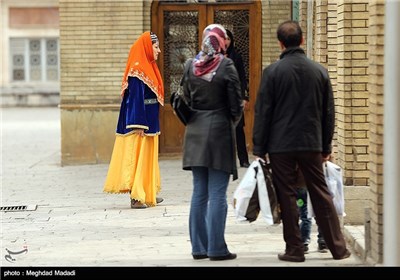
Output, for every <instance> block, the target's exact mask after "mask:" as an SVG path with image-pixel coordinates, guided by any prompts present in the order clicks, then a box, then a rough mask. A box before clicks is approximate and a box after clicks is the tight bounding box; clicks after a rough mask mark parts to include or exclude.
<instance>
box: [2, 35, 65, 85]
mask: <svg viewBox="0 0 400 280" xmlns="http://www.w3.org/2000/svg"><path fill="white" fill-rule="evenodd" d="M58 42H59V40H58V39H57V38H11V39H10V54H11V60H10V61H11V63H10V65H11V72H10V73H11V77H10V79H11V81H12V82H58V81H59V73H60V70H59V68H60V67H59V43H58Z"/></svg>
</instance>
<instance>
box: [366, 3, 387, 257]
mask: <svg viewBox="0 0 400 280" xmlns="http://www.w3.org/2000/svg"><path fill="white" fill-rule="evenodd" d="M384 22H385V4H384V1H383V0H379V1H373V2H371V3H370V4H369V60H368V62H369V68H368V74H369V82H368V92H369V114H370V118H369V120H370V125H369V129H370V134H369V139H370V140H369V151H370V166H369V168H370V173H369V174H370V181H369V182H370V189H371V193H372V195H371V197H372V199H371V202H370V206H371V208H370V215H369V216H370V219H371V220H370V232H369V233H366V235H368V236H370V238H371V242H370V244H371V248H368V249H370V256H371V257H372V259H373V260H375V261H378V262H382V261H383V110H384V108H383V107H384V106H383V103H384V102H383V99H384V98H383V92H384V90H383V83H384V77H383V73H384V55H383V54H384Z"/></svg>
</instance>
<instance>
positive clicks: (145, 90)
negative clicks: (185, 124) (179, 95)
mask: <svg viewBox="0 0 400 280" xmlns="http://www.w3.org/2000/svg"><path fill="white" fill-rule="evenodd" d="M158 116H159V103H158V101H157V96H156V95H155V94H154V92H153V91H152V90H151V89H150V88H149V87H148V86H147V85H146V84H145V83H144V82H143V81H141V80H140V79H138V78H137V77H129V78H128V88H127V89H126V90H125V94H124V97H123V100H122V103H121V108H120V114H119V118H118V125H117V134H122V135H126V134H130V133H132V132H133V130H134V129H144V133H145V134H146V135H158V134H160V122H159V118H158Z"/></svg>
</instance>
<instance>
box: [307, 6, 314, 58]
mask: <svg viewBox="0 0 400 280" xmlns="http://www.w3.org/2000/svg"><path fill="white" fill-rule="evenodd" d="M313 29H314V1H308V2H307V57H308V58H309V59H312V53H313Z"/></svg>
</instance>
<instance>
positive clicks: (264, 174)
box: [233, 160, 280, 225]
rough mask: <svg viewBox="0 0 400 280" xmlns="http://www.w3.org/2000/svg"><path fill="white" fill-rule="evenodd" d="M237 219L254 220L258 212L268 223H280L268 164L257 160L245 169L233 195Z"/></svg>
mask: <svg viewBox="0 0 400 280" xmlns="http://www.w3.org/2000/svg"><path fill="white" fill-rule="evenodd" d="M233 207H234V210H235V216H236V219H237V220H238V221H241V222H243V221H247V222H254V221H255V220H256V219H257V217H258V215H259V213H260V212H261V216H262V217H263V218H264V220H265V221H266V222H267V224H268V225H273V224H279V223H280V211H279V205H278V200H277V197H276V193H275V189H274V186H273V184H272V176H271V172H270V170H269V166H268V165H266V164H264V163H261V162H259V161H257V160H255V161H253V162H252V164H251V165H250V166H249V168H248V169H247V171H246V173H245V175H244V177H243V179H242V181H241V182H240V184H239V186H238V187H237V189H236V191H235V193H234V195H233Z"/></svg>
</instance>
